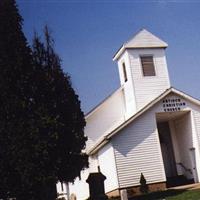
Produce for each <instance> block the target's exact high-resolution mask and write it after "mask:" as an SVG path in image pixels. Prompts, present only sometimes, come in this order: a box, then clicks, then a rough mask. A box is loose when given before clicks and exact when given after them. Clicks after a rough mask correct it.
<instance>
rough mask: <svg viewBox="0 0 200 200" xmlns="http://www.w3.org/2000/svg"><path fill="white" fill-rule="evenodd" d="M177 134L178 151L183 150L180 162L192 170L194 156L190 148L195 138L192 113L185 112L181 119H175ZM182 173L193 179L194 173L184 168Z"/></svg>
mask: <svg viewBox="0 0 200 200" xmlns="http://www.w3.org/2000/svg"><path fill="white" fill-rule="evenodd" d="M174 124H175V133H174V134H175V135H176V141H177V143H178V149H176V150H177V151H179V152H181V153H180V154H179V155H180V162H181V163H182V164H183V165H184V166H185V167H186V168H187V169H190V170H191V171H192V168H193V166H192V160H191V159H192V158H191V155H190V154H191V152H190V148H192V147H193V142H192V140H193V138H192V125H191V117H190V113H187V114H185V115H184V116H183V117H181V118H180V119H177V120H175V122H174ZM182 174H184V175H185V176H186V177H187V178H188V179H192V178H193V175H192V174H191V173H189V172H188V171H186V170H185V169H183V168H182Z"/></svg>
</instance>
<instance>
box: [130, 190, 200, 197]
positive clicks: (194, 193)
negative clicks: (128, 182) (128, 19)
mask: <svg viewBox="0 0 200 200" xmlns="http://www.w3.org/2000/svg"><path fill="white" fill-rule="evenodd" d="M130 200H200V189H198V190H190V191H189V190H167V191H164V192H155V193H151V194H148V195H144V196H139V197H134V198H131V199H130Z"/></svg>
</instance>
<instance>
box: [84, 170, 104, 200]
mask: <svg viewBox="0 0 200 200" xmlns="http://www.w3.org/2000/svg"><path fill="white" fill-rule="evenodd" d="M105 179H106V177H105V176H104V175H103V174H102V173H101V172H96V173H90V174H89V176H88V178H87V180H86V182H87V183H88V184H89V189H90V197H89V200H107V199H108V197H107V195H106V194H105V189H104V181H105Z"/></svg>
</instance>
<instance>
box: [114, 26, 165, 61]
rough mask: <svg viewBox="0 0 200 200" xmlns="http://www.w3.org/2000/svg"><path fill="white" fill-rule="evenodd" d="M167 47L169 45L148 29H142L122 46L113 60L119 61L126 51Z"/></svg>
mask: <svg viewBox="0 0 200 200" xmlns="http://www.w3.org/2000/svg"><path fill="white" fill-rule="evenodd" d="M167 46H168V45H167V43H166V42H164V41H163V40H161V39H160V38H158V37H156V36H155V35H153V34H152V33H150V32H149V31H147V30H146V29H141V30H140V31H139V32H138V33H137V34H135V35H134V36H133V37H132V38H131V39H130V40H129V41H127V42H126V43H124V44H123V45H122V47H121V48H120V49H119V50H118V51H117V52H116V54H115V55H114V57H113V60H116V59H118V58H119V56H120V55H121V54H122V53H123V52H124V50H125V49H138V48H166V47H167Z"/></svg>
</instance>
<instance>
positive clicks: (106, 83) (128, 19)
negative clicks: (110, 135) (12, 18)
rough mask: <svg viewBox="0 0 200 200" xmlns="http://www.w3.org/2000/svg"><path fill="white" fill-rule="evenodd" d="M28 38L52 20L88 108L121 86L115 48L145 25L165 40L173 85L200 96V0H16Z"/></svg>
mask: <svg viewBox="0 0 200 200" xmlns="http://www.w3.org/2000/svg"><path fill="white" fill-rule="evenodd" d="M17 3H18V6H19V9H20V13H21V15H22V17H23V18H24V32H25V35H26V37H27V38H28V40H29V42H31V40H32V36H33V32H34V31H37V32H38V33H39V34H41V32H42V29H43V27H44V25H45V24H48V26H49V27H50V29H51V31H52V35H53V37H54V40H55V48H56V51H57V52H58V54H59V55H60V57H61V59H62V66H63V69H64V71H65V72H68V73H69V74H70V75H71V79H72V83H73V87H74V89H75V90H76V92H77V93H78V95H79V98H80V100H81V103H82V109H83V111H84V112H87V111H89V110H90V109H91V108H93V107H94V106H95V105H96V104H98V103H99V102H101V101H102V100H103V99H104V98H105V97H107V96H108V95H109V94H111V93H112V92H113V91H115V90H116V89H117V88H118V87H119V77H118V71H117V64H116V63H115V62H113V61H112V57H113V55H114V53H115V52H116V51H117V50H118V49H119V48H120V46H121V45H122V44H123V43H124V42H125V41H127V40H128V39H129V38H130V37H131V36H133V34H134V33H135V32H137V31H138V30H139V29H141V28H146V29H147V30H149V31H150V32H152V33H153V34H155V35H157V36H158V37H160V38H161V39H163V40H164V41H166V42H167V43H168V45H169V47H168V48H167V50H166V54H167V63H168V69H169V75H170V80H171V85H172V86H174V87H176V88H177V89H180V90H182V91H184V92H186V93H188V94H190V95H191V96H193V97H196V98H199V99H200V12H199V10H200V1H164V0H159V1H150V0H149V1H118V0H115V1H112V0H109V1H100V0H99V1H95V0H93V1H67V0H17Z"/></svg>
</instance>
